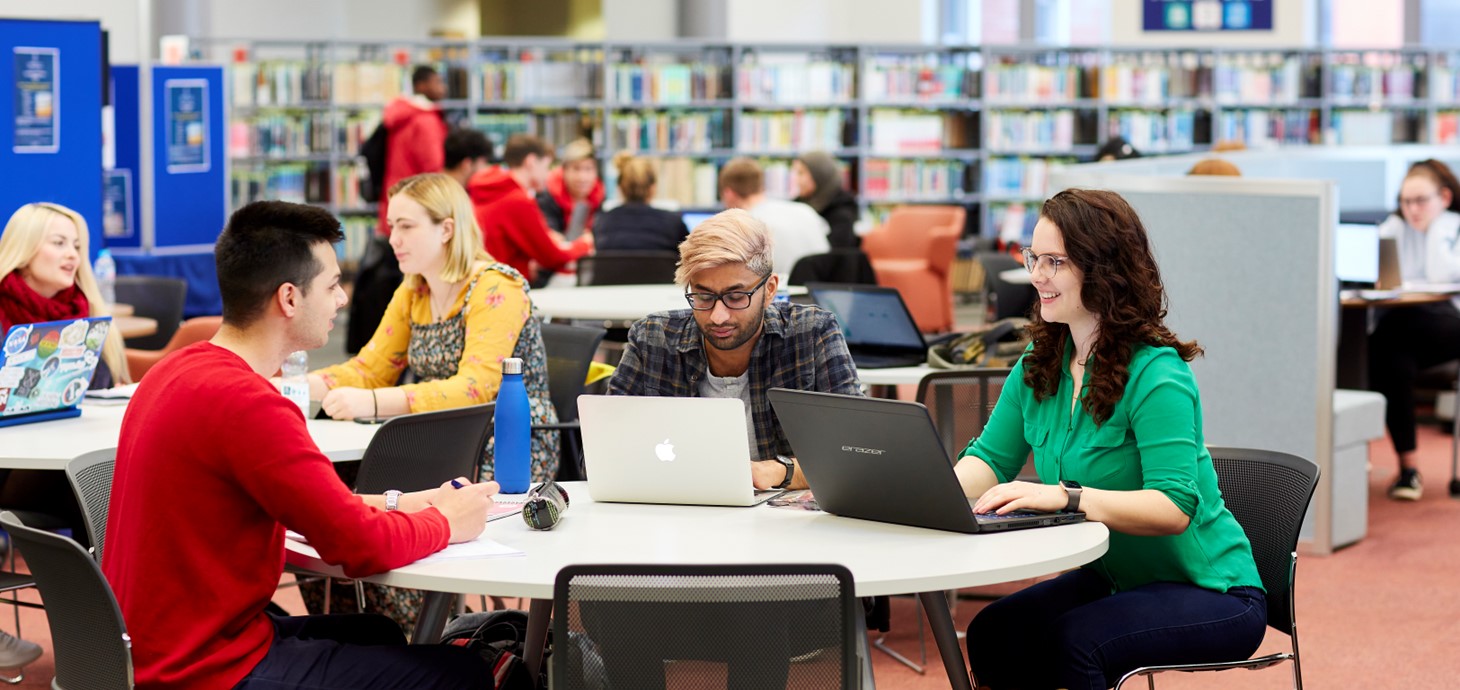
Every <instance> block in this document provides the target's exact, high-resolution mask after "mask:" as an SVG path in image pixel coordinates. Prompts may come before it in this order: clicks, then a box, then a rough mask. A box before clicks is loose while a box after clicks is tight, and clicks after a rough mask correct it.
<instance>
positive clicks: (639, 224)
mask: <svg viewBox="0 0 1460 690" xmlns="http://www.w3.org/2000/svg"><path fill="white" fill-rule="evenodd" d="M686 237H689V228H687V227H685V224H684V219H683V218H681V217H680V215H679V214H678V213H673V212H671V211H665V210H663V209H658V208H654V207H653V206H650V205H648V204H645V203H640V202H636V201H629V202H625V203H624V204H623V205H622V206H618V207H616V208H614V209H613V210H611V211H607V212H605V213H603V214H602V215H600V216H599V217H598V223H597V224H596V225H595V226H594V228H593V244H594V248H595V250H596V251H601V252H602V251H614V252H626V251H636V252H643V251H668V252H673V251H678V250H679V243H680V242H683V241H684V238H686Z"/></svg>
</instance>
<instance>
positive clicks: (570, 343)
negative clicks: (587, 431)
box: [532, 323, 607, 481]
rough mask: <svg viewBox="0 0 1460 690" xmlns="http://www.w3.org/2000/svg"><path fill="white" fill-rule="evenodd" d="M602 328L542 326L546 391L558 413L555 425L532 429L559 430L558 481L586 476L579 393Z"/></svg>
mask: <svg viewBox="0 0 1460 690" xmlns="http://www.w3.org/2000/svg"><path fill="white" fill-rule="evenodd" d="M605 333H607V331H605V330H604V329H602V328H596V327H591V326H569V325H566V324H561V323H544V324H543V325H542V344H543V349H545V350H546V351H547V367H548V393H549V394H550V395H551V397H552V401H553V408H554V409H556V410H557V412H558V422H557V423H556V424H534V425H533V426H532V428H533V429H534V430H542V429H557V430H560V431H561V432H562V438H561V439H560V443H559V448H560V449H561V453H562V459H561V461H560V462H559V463H558V475H557V479H558V481H575V480H579V479H586V478H587V476H588V475H587V473H586V472H585V471H584V467H583V442H582V433H581V432H580V431H579V426H578V396H580V395H582V394H583V382H584V380H585V379H587V378H588V368H589V366H590V365H592V364H593V355H594V353H596V352H598V344H599V343H600V342H602V341H603V336H604V334H605Z"/></svg>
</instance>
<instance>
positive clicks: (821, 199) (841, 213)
mask: <svg viewBox="0 0 1460 690" xmlns="http://www.w3.org/2000/svg"><path fill="white" fill-rule="evenodd" d="M791 180H792V182H794V183H795V184H796V201H799V202H801V203H803V204H806V205H807V206H810V207H811V208H812V209H813V210H815V211H816V212H817V213H818V214H820V215H821V217H822V218H823V219H825V220H826V223H827V225H828V226H829V227H830V233H829V234H828V236H827V239H828V240H829V241H830V242H831V248H832V249H856V248H858V247H861V246H862V238H860V237H857V233H856V231H855V230H854V226H855V225H856V223H857V216H858V215H859V209H858V208H857V199H856V197H854V196H852V193H851V192H849V191H847V189H846V187H844V186H842V171H841V166H839V165H837V161H836V159H835V158H832V157H831V154H829V153H826V152H825V151H811V152H809V153H804V154H801V155H800V156H797V157H796V159H795V160H793V161H791Z"/></svg>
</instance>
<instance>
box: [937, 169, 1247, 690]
mask: <svg viewBox="0 0 1460 690" xmlns="http://www.w3.org/2000/svg"><path fill="white" fill-rule="evenodd" d="M1024 261H1025V265H1026V266H1027V267H1028V268H1029V271H1030V273H1031V274H1032V279H1033V283H1034V287H1035V289H1036V290H1037V291H1038V293H1039V306H1038V308H1037V309H1035V310H1034V314H1033V315H1032V317H1033V318H1032V323H1031V324H1030V330H1031V332H1032V335H1033V343H1032V344H1031V345H1030V347H1029V350H1028V351H1027V352H1026V353H1025V355H1024V357H1023V358H1022V359H1021V360H1020V361H1019V363H1018V364H1017V365H1015V367H1014V369H1013V372H1012V373H1011V374H1010V376H1009V380H1010V381H1011V382H1020V381H1022V382H1023V385H1017V384H1013V383H1011V385H1008V386H1006V387H1005V388H1004V391H1003V393H1002V394H1001V396H1000V397H999V402H998V405H997V406H996V407H995V409H994V412H993V415H992V416H991V417H990V418H989V422H988V425H987V427H986V428H985V429H984V432H983V434H982V435H981V436H979V437H978V438H976V439H974V440H973V441H972V442H971V443H969V444H968V448H967V449H965V450H964V451H963V456H962V457H961V458H960V459H959V461H958V465H957V467H956V472H957V474H958V480H959V482H960V483H961V484H962V486H963V490H964V493H966V494H967V495H968V496H969V497H970V498H977V499H978V500H977V501H976V503H975V507H974V510H975V511H977V512H989V511H997V512H1000V513H1005V512H1008V511H1011V510H1018V509H1030V510H1043V511H1052V510H1060V509H1066V508H1068V509H1077V510H1081V511H1084V512H1085V515H1086V517H1087V518H1088V519H1090V520H1094V521H1096V522H1101V523H1104V524H1105V526H1106V527H1108V528H1110V549H1109V551H1107V552H1106V554H1105V556H1104V557H1102V558H1101V559H1100V560H1098V561H1096V562H1094V563H1092V564H1090V565H1088V566H1086V567H1084V568H1081V569H1079V570H1076V571H1073V572H1069V573H1065V574H1064V575H1061V576H1059V577H1057V578H1055V579H1053V580H1048V581H1045V582H1041V583H1039V584H1036V585H1034V586H1032V587H1029V588H1027V589H1025V590H1023V591H1020V592H1018V593H1017V594H1014V595H1012V596H1009V597H1005V598H1003V599H1001V600H999V601H997V602H994V603H993V604H990V605H989V606H988V607H987V608H985V609H984V610H983V611H981V612H980V613H979V614H978V616H977V617H976V618H975V619H974V621H973V623H972V624H971V625H970V626H969V630H968V646H969V656H970V657H971V658H972V660H973V667H974V671H975V673H976V674H977V676H978V679H979V681H980V682H981V683H983V684H984V685H985V686H986V687H990V688H1046V687H1047V688H1054V687H1059V688H1108V687H1110V686H1111V685H1113V684H1114V683H1115V681H1116V680H1118V679H1119V678H1120V677H1121V675H1123V674H1125V673H1126V672H1128V671H1130V670H1132V669H1134V668H1137V667H1140V666H1149V665H1156V664H1175V663H1186V662H1196V661H1213V660H1228V659H1237V658H1241V659H1246V658H1248V657H1249V656H1250V655H1251V654H1252V652H1253V651H1255V650H1256V649H1257V646H1258V644H1260V643H1261V642H1262V637H1263V634H1264V633H1265V630H1266V626H1267V604H1266V600H1265V596H1264V593H1263V589H1262V581H1261V579H1260V578H1259V577H1258V574H1257V566H1256V564H1255V563H1254V562H1253V560H1252V547H1251V545H1250V544H1249V543H1248V541H1247V536H1246V535H1245V534H1244V533H1243V531H1242V528H1241V526H1239V525H1238V524H1237V521H1236V520H1235V519H1233V517H1232V514H1231V513H1230V512H1229V511H1228V510H1227V508H1226V505H1225V504H1224V503H1223V502H1222V494H1221V491H1220V490H1218V488H1217V476H1216V473H1215V471H1214V470H1213V469H1212V461H1211V456H1210V455H1209V454H1208V453H1207V451H1206V447H1205V442H1204V440H1203V437H1202V426H1201V424H1202V415H1201V397H1200V395H1198V393H1197V386H1196V379H1195V378H1194V377H1193V376H1192V374H1191V369H1190V367H1189V366H1188V365H1187V362H1188V361H1190V360H1191V359H1193V358H1195V357H1196V356H1197V355H1199V354H1201V348H1200V347H1198V346H1197V344H1196V343H1195V342H1192V341H1181V340H1178V339H1177V337H1176V335H1175V334H1173V333H1172V332H1171V331H1170V330H1169V329H1167V328H1166V326H1165V324H1164V323H1163V319H1164V317H1165V315H1166V308H1165V301H1166V300H1165V290H1164V289H1163V287H1162V284H1161V274H1160V270H1159V269H1158V268H1157V266H1156V260H1155V257H1154V256H1153V254H1152V253H1151V247H1150V243H1149V242H1148V241H1147V238H1146V231H1145V228H1144V227H1143V226H1142V224H1141V220H1140V218H1139V217H1138V216H1137V215H1136V213H1135V211H1134V210H1133V209H1131V207H1130V205H1129V204H1127V203H1126V201H1125V200H1124V199H1122V198H1121V197H1120V195H1118V194H1115V193H1113V192H1103V191H1093V190H1079V189H1072V190H1067V191H1064V192H1061V193H1059V194H1057V195H1055V196H1054V198H1052V199H1050V200H1049V201H1047V202H1045V204H1044V208H1043V209H1041V211H1040V218H1039V223H1038V224H1037V225H1036V226H1035V227H1034V241H1033V244H1032V245H1031V246H1030V247H1029V248H1028V249H1025V250H1024ZM1031 451H1032V452H1033V453H1034V463H1035V467H1036V469H1037V470H1038V472H1039V478H1040V483H1032V482H1018V481H1014V478H1015V475H1017V474H1018V472H1019V468H1020V467H1022V466H1023V465H1024V461H1025V458H1027V457H1028V456H1029V453H1030V452H1031Z"/></svg>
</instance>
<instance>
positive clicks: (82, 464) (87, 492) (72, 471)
mask: <svg viewBox="0 0 1460 690" xmlns="http://www.w3.org/2000/svg"><path fill="white" fill-rule="evenodd" d="M116 464H117V449H116V448H103V449H101V450H94V451H91V452H90V453H82V454H81V455H78V456H76V458H75V459H74V460H72V461H71V462H69V463H67V464H66V480H67V481H69V482H71V489H72V490H73V491H75V492H76V503H77V504H79V505H80V506H81V517H82V520H83V521H85V523H86V534H87V536H89V537H90V538H91V557H92V558H95V559H96V562H97V563H100V562H101V550H102V548H103V547H105V546H106V515H107V510H108V509H109V508H110V507H111V498H112V473H113V471H114V470H115V469H116Z"/></svg>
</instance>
